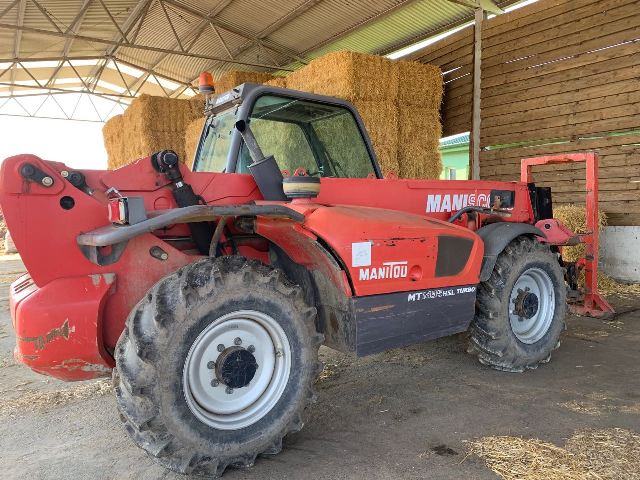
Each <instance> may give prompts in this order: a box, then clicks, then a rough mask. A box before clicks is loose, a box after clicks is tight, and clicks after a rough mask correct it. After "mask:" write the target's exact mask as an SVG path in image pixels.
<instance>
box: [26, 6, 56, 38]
mask: <svg viewBox="0 0 640 480" xmlns="http://www.w3.org/2000/svg"><path fill="white" fill-rule="evenodd" d="M31 3H33V4H34V5H35V6H36V7H38V10H40V13H42V15H44V18H46V19H47V21H48V22H49V23H50V24H51V25H53V28H55V29H56V30H57V31H58V32H59V33H62V30H61V29H60V27H59V26H58V24H57V23H56V22H55V20H54V19H53V18H51V15H49V12H48V11H47V9H46V8H44V7H43V6H42V5H40V4H39V3H38V2H37V0H31Z"/></svg>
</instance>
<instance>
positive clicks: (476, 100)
mask: <svg viewBox="0 0 640 480" xmlns="http://www.w3.org/2000/svg"><path fill="white" fill-rule="evenodd" d="M486 19H487V13H486V12H485V11H484V10H483V9H482V8H478V9H476V19H475V24H474V42H473V108H472V112H473V114H472V115H473V116H472V120H471V151H470V153H471V155H470V160H471V165H470V167H471V168H469V177H470V178H471V179H472V180H479V179H480V127H481V125H480V124H481V109H480V100H481V97H482V85H481V83H482V24H483V22H484V21H485V20H486Z"/></svg>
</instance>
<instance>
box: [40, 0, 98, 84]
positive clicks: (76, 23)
mask: <svg viewBox="0 0 640 480" xmlns="http://www.w3.org/2000/svg"><path fill="white" fill-rule="evenodd" d="M92 3H93V0H84V3H83V4H82V7H80V11H79V12H78V13H77V15H76V16H75V18H74V19H73V20H72V21H71V23H70V24H69V26H68V27H67V29H66V30H65V32H66V33H70V32H73V31H74V30H75V28H76V27H77V28H78V30H79V29H80V26H81V25H82V22H83V21H84V17H85V15H86V13H87V10H88V9H89V7H90V6H91V4H92ZM73 41H74V39H73V38H67V39H66V40H65V42H64V47H63V48H62V56H63V57H66V56H67V55H69V52H70V51H71V46H72V45H73ZM62 65H64V60H61V61H60V63H59V64H58V66H57V67H56V69H55V71H54V72H53V75H51V77H49V80H47V83H46V84H45V85H51V84H52V83H53V82H54V81H55V79H56V77H57V76H58V72H60V69H61V68H62Z"/></svg>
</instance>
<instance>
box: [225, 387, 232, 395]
mask: <svg viewBox="0 0 640 480" xmlns="http://www.w3.org/2000/svg"><path fill="white" fill-rule="evenodd" d="M225 392H227V394H229V395H231V394H232V393H233V388H231V387H227V388H226V390H225Z"/></svg>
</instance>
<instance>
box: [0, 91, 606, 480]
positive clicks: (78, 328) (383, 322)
mask: <svg viewBox="0 0 640 480" xmlns="http://www.w3.org/2000/svg"><path fill="white" fill-rule="evenodd" d="M263 150H264V152H265V153H267V155H265V153H263ZM269 154H274V155H269ZM578 160H587V161H588V167H589V171H590V172H591V174H592V177H591V185H592V188H591V191H590V192H589V197H588V200H589V202H588V207H589V208H590V212H593V211H594V209H596V208H597V183H596V179H597V157H596V156H595V155H594V154H585V155H573V156H563V157H557V158H547V159H543V160H539V159H536V160H529V161H526V162H525V163H524V167H523V178H522V181H520V182H494V181H455V180H454V181H438V180H400V179H384V178H382V174H381V172H380V168H379V166H378V164H377V162H376V156H375V153H374V150H373V148H372V146H371V143H370V141H369V138H368V136H367V133H366V131H365V128H364V126H363V124H362V121H361V119H360V117H359V115H358V113H357V111H355V109H354V108H353V106H352V105H351V104H349V103H348V102H345V101H341V100H338V99H335V98H330V97H323V96H318V95H311V94H307V93H303V92H297V91H293V90H287V89H281V88H276V87H269V86H264V85H256V84H244V85H241V86H239V87H237V88H235V89H233V90H232V91H229V92H226V93H224V94H222V95H218V96H217V97H214V98H212V99H211V100H210V101H209V102H208V107H207V120H206V124H205V127H204V130H203V133H202V137H201V139H200V143H199V146H198V150H197V153H196V159H195V164H194V168H193V170H189V169H188V168H186V167H185V166H184V164H183V163H181V162H179V159H178V157H177V156H176V154H175V153H174V152H172V151H170V150H167V151H162V152H156V153H154V154H153V155H151V156H150V157H147V158H142V159H139V160H137V161H135V162H133V163H132V164H130V165H127V166H125V167H123V168H120V169H118V170H115V171H96V170H82V171H80V170H71V169H69V168H68V167H66V166H65V165H64V164H63V163H59V162H51V161H45V160H42V159H40V158H38V157H36V156H34V155H18V156H14V157H11V158H8V159H6V160H5V161H4V162H3V164H2V170H1V173H0V202H1V204H2V209H3V212H4V215H5V218H6V222H7V225H8V228H9V230H10V231H11V235H12V237H13V239H14V241H15V244H16V246H17V248H18V251H19V252H20V254H21V256H22V259H23V261H24V264H25V266H26V268H27V270H28V274H26V275H24V276H22V277H21V278H19V279H18V280H16V282H15V283H13V284H12V286H11V302H10V305H11V314H12V318H13V324H14V327H15V331H16V343H17V345H16V348H15V356H16V358H17V359H18V360H19V361H20V362H22V363H24V364H26V365H28V366H29V367H31V368H32V369H33V370H35V371H36V372H39V373H43V374H46V375H51V376H54V377H57V378H60V379H63V380H69V381H71V380H84V379H90V378H95V377H99V376H106V375H113V379H114V390H115V394H116V398H117V404H118V408H119V410H120V413H121V418H122V421H123V423H124V426H125V428H126V430H127V432H128V433H129V435H130V436H131V437H132V439H133V440H134V442H135V443H136V444H137V445H138V446H140V447H141V448H143V449H144V450H145V451H146V452H148V453H149V454H150V455H151V456H153V457H155V458H156V459H157V460H158V461H159V462H160V463H162V464H163V465H164V466H166V467H168V468H170V469H172V470H175V471H177V472H182V473H191V474H199V475H207V476H217V475H221V474H222V473H223V472H224V470H225V469H226V468H227V467H229V466H231V467H248V466H251V465H253V463H254V461H255V460H256V457H257V456H258V455H274V454H277V453H278V452H279V451H280V449H281V447H282V439H283V437H284V436H285V435H287V433H289V432H292V431H298V430H299V429H300V428H302V425H303V423H302V414H303V410H304V408H305V407H306V406H307V404H309V403H310V402H311V401H312V400H313V399H314V393H313V384H314V380H315V378H316V376H317V375H318V373H319V372H320V371H321V369H322V366H321V364H320V363H319V362H318V348H319V347H320V345H323V344H324V345H327V346H328V347H331V348H333V349H336V350H339V351H341V352H348V353H353V354H355V355H358V356H363V355H370V354H373V353H376V352H380V351H383V350H386V349H390V348H396V347H402V346H405V345H409V344H412V343H416V342H423V341H425V340H429V339H435V338H439V337H443V336H446V335H452V334H456V333H459V332H465V331H469V338H470V351H472V352H474V353H475V354H476V355H477V356H478V358H479V360H480V361H481V362H482V363H483V364H486V365H489V366H491V367H494V368H497V369H500V370H505V371H512V372H514V371H515V372H519V371H523V370H525V369H527V368H536V367H537V366H538V365H539V364H540V363H544V362H547V361H548V360H549V358H550V355H551V352H552V350H553V349H555V348H556V347H557V346H558V345H559V338H560V333H561V331H562V330H563V328H564V317H565V311H566V308H567V301H569V302H570V303H569V305H570V306H572V307H573V308H574V309H575V310H576V311H578V312H579V313H585V314H592V315H599V314H603V313H606V312H607V311H609V310H610V307H609V306H608V305H607V304H606V302H605V301H604V300H603V299H602V298H601V297H600V296H599V295H598V293H597V290H596V288H595V283H594V281H593V278H595V277H594V275H595V270H596V267H597V229H596V228H595V227H594V229H593V230H592V232H591V233H590V234H588V235H582V236H579V235H576V234H574V233H573V232H570V231H569V230H567V229H566V228H565V227H563V226H562V225H561V224H560V222H558V221H557V220H555V219H553V213H552V203H551V193H550V190H549V189H546V188H541V187H536V186H535V184H534V183H532V182H531V179H530V178H529V177H530V167H531V166H532V165H534V164H539V163H544V162H556V161H578ZM594 172H595V174H594ZM283 174H284V175H283ZM591 217H594V215H590V218H591ZM594 218H595V217H594ZM592 220H593V219H592ZM592 226H594V224H592ZM577 242H586V243H587V247H588V248H587V256H586V257H585V259H583V260H582V261H580V262H577V263H576V264H565V263H563V261H562V259H561V257H560V254H559V252H560V248H561V246H562V245H573V244H575V243H577ZM581 270H584V271H585V272H586V276H587V284H586V288H585V289H582V290H580V289H578V287H577V278H578V274H579V272H580V271H581ZM567 299H568V300H567ZM112 372H113V373H112Z"/></svg>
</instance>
